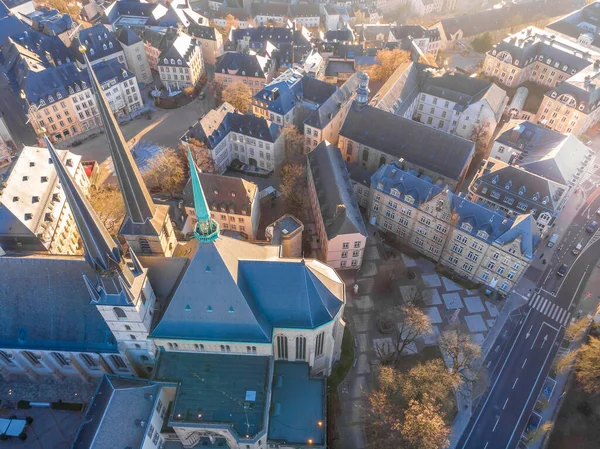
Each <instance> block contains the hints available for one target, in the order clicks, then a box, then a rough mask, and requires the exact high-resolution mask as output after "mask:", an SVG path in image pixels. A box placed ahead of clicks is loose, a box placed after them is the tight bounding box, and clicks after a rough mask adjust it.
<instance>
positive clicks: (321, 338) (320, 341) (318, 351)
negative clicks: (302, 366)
mask: <svg viewBox="0 0 600 449" xmlns="http://www.w3.org/2000/svg"><path fill="white" fill-rule="evenodd" d="M324 346H325V332H321V333H320V334H319V335H317V341H316V343H315V357H319V356H321V355H323V347H324Z"/></svg>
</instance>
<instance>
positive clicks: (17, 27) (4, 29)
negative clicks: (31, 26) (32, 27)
mask: <svg viewBox="0 0 600 449" xmlns="http://www.w3.org/2000/svg"><path fill="white" fill-rule="evenodd" d="M26 30H27V27H26V26H25V24H24V23H23V22H21V21H20V20H19V19H17V18H16V17H15V16H7V17H4V18H1V19H0V45H5V41H6V39H7V38H9V37H10V36H12V35H14V34H17V33H22V32H23V31H26Z"/></svg>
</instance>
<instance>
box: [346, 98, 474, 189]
mask: <svg viewBox="0 0 600 449" xmlns="http://www.w3.org/2000/svg"><path fill="white" fill-rule="evenodd" d="M340 135H342V136H344V137H346V138H348V139H350V140H353V141H355V142H358V143H360V144H363V145H367V146H369V147H372V148H375V149H377V150H379V151H382V152H383V153H386V154H389V155H390V156H392V157H395V158H398V159H399V158H404V159H405V160H407V161H408V162H410V163H412V164H415V165H417V166H419V167H423V168H425V169H428V170H432V171H434V172H435V173H439V174H440V175H442V176H445V177H448V178H450V179H453V180H457V181H458V180H459V179H460V177H461V175H462V174H463V172H464V170H465V168H466V167H467V166H468V165H469V164H470V162H471V158H472V157H473V153H474V151H475V150H474V147H475V144H474V143H473V142H471V141H470V140H467V139H463V138H462V137H458V136H456V135H453V134H448V133H445V132H443V131H441V130H439V129H435V128H431V127H429V126H427V125H424V124H422V123H419V122H415V121H413V120H409V119H405V118H403V117H400V116H398V115H394V114H392V113H390V112H386V111H383V110H381V109H377V108H374V107H372V106H365V107H364V108H362V109H360V108H359V107H358V105H357V103H356V102H354V103H353V105H352V107H351V108H350V110H349V111H348V115H347V116H346V120H345V121H344V125H343V126H342V129H341V130H340ZM425 149H427V151H424V150H425Z"/></svg>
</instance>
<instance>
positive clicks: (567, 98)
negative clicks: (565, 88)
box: [558, 94, 577, 108]
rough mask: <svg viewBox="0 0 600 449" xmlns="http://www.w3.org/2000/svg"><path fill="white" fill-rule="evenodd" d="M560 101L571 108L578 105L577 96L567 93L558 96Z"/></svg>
mask: <svg viewBox="0 0 600 449" xmlns="http://www.w3.org/2000/svg"><path fill="white" fill-rule="evenodd" d="M558 101H560V102H561V103H562V104H566V105H567V106H569V107H570V108H574V107H575V106H576V105H577V101H576V100H575V98H574V97H573V96H571V95H567V94H562V95H561V96H560V97H558Z"/></svg>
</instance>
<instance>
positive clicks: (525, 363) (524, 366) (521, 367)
mask: <svg viewBox="0 0 600 449" xmlns="http://www.w3.org/2000/svg"><path fill="white" fill-rule="evenodd" d="M526 363H527V359H525V361H524V362H523V366H521V369H523V368H525V364H526Z"/></svg>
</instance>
